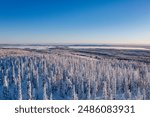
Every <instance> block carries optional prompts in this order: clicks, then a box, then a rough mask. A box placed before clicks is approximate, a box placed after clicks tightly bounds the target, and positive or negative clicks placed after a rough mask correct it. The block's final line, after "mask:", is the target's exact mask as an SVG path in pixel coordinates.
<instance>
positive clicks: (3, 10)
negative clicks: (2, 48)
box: [0, 0, 150, 44]
mask: <svg viewBox="0 0 150 117" xmlns="http://www.w3.org/2000/svg"><path fill="white" fill-rule="evenodd" d="M0 43H123V44H150V0H0Z"/></svg>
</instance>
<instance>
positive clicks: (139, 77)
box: [0, 48, 150, 100]
mask: <svg viewBox="0 0 150 117" xmlns="http://www.w3.org/2000/svg"><path fill="white" fill-rule="evenodd" d="M117 53H118V54H120V53H121V55H119V56H118V54H117ZM114 55H115V56H114ZM149 60H150V53H149V51H144V50H142V51H126V50H113V51H112V50H101V51H100V50H99V49H98V50H96V49H94V50H92V49H91V50H90V49H89V50H84V51H81V50H79V51H77V50H76V49H75V50H74V49H63V48H53V49H52V50H49V51H47V50H45V52H44V51H36V50H29V49H27V50H26V49H0V99H3V100H7V99H11V100H46V99H49V100H50V99H54V100H62V99H65V100H70V99H72V100H75V99H77V100H81V99H82V100H87V99H92V100H96V99H109V100H116V99H118V100H123V99H135V100H136V99H142V100H145V99H150V62H149Z"/></svg>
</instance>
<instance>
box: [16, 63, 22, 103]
mask: <svg viewBox="0 0 150 117" xmlns="http://www.w3.org/2000/svg"><path fill="white" fill-rule="evenodd" d="M17 91H18V93H17V94H18V96H17V99H18V100H22V89H21V75H20V65H19V66H18V79H17Z"/></svg>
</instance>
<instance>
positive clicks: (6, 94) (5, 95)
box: [3, 76, 10, 100]
mask: <svg viewBox="0 0 150 117" xmlns="http://www.w3.org/2000/svg"><path fill="white" fill-rule="evenodd" d="M3 99H4V100H9V99H10V96H9V89H8V78H7V76H4V80H3Z"/></svg>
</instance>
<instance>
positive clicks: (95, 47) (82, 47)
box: [69, 46, 150, 50]
mask: <svg viewBox="0 0 150 117" xmlns="http://www.w3.org/2000/svg"><path fill="white" fill-rule="evenodd" d="M69 48H73V49H119V50H122V49H125V50H150V49H147V48H140V47H116V46H106V47H105V46H69Z"/></svg>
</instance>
